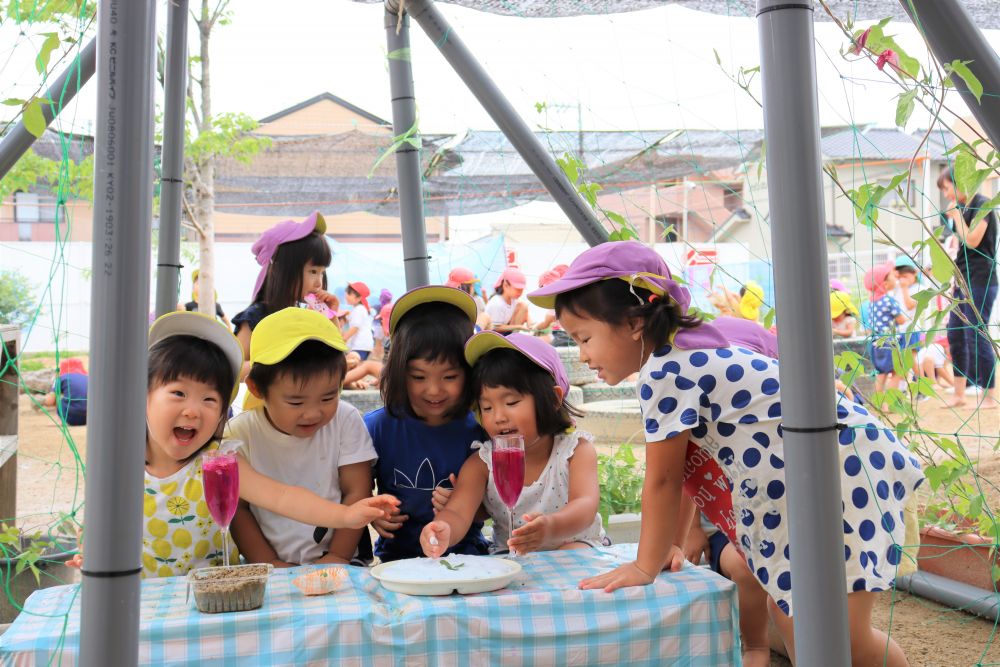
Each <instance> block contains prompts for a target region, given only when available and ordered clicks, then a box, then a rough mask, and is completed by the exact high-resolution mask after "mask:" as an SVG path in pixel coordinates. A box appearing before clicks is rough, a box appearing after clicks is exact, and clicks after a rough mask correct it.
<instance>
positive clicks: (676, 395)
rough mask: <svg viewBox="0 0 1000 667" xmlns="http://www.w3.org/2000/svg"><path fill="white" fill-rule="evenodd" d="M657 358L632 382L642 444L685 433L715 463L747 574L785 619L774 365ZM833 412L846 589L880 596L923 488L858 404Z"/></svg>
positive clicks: (717, 356) (670, 355)
mask: <svg viewBox="0 0 1000 667" xmlns="http://www.w3.org/2000/svg"><path fill="white" fill-rule="evenodd" d="M664 350H666V352H665V353H663V354H659V352H660V351H658V352H657V354H654V355H653V356H652V357H650V360H649V362H647V364H646V365H645V366H644V367H643V369H642V372H641V374H640V378H639V381H638V383H637V386H638V387H639V390H638V392H637V393H638V394H639V399H640V406H641V408H642V413H643V416H644V417H645V420H644V421H645V424H646V430H647V440H648V441H649V442H655V441H657V440H662V439H664V438H666V437H670V436H671V435H673V434H676V433H679V432H682V431H685V430H689V431H690V434H691V439H692V440H693V441H694V442H695V443H696V444H697V445H698V446H699V447H701V448H702V449H703V450H704V451H705V452H707V453H708V454H710V455H712V456H713V457H714V458H715V459H716V460H717V461H718V463H719V465H720V466H721V467H722V469H723V471H724V472H725V473H726V475H727V476H728V477H729V480H728V481H729V484H730V488H731V489H733V491H732V500H733V509H734V511H735V515H736V517H737V522H736V523H737V526H736V533H737V538H738V541H739V542H738V543H739V544H740V545H741V546H742V548H743V551H744V554H745V555H746V556H747V559H748V564H749V563H752V566H751V571H752V572H753V573H754V574H755V576H756V577H757V579H758V581H760V583H761V585H762V586H763V587H764V589H765V590H766V591H767V592H768V594H769V595H771V596H772V597H773V598H774V600H775V602H776V603H777V605H778V607H779V608H781V609H783V610H786V611H789V612H790V611H791V605H792V595H791V585H792V581H791V569H790V565H789V554H790V549H789V544H788V532H787V531H788V521H787V520H786V514H787V503H788V491H787V484H786V482H785V461H784V446H783V441H782V435H783V430H782V428H781V419H782V416H783V414H782V406H781V385H780V378H779V375H778V366H777V363H776V362H775V361H774V360H772V359H769V358H767V357H764V356H761V355H759V354H757V353H755V352H753V351H751V350H749V349H746V348H739V347H732V348H721V349H717V350H681V349H678V348H675V347H669V348H664ZM661 351H662V350H661ZM657 355H659V356H657ZM646 386H649V387H650V388H651V391H647V390H646V389H645V387H646ZM836 413H837V421H838V422H839V423H842V424H844V425H845V426H846V428H845V429H843V430H841V431H840V432H839V433H838V434H837V441H838V443H839V446H838V448H837V451H838V454H839V457H840V463H839V467H838V470H839V472H840V478H841V490H842V501H843V503H842V505H843V514H844V520H843V528H844V542H845V547H844V559H845V560H844V564H845V568H846V570H847V575H848V579H847V582H848V583H847V585H846V589H847V590H854V587H855V586H859V587H860V588H858V590H877V589H888V588H889V587H890V586H891V583H892V578H893V577H894V576H895V572H894V570H895V567H894V564H895V563H894V561H895V562H898V560H899V559H900V558H901V555H900V553H899V551H898V549H896V548H895V547H894V545H895V544H902V543H904V535H903V521H902V514H901V512H902V510H903V506H904V504H905V502H906V499H907V498H908V497H909V495H910V493H912V491H913V490H914V489H915V488H916V487H917V486H918V485H919V484H920V483H921V482H922V481H923V476H922V474H921V472H920V469H919V462H918V461H916V460H915V459H913V458H912V457H911V455H910V454H909V452H907V450H906V448H905V445H904V443H901V442H900V441H899V439H898V438H897V437H896V436H895V434H894V433H893V432H892V431H891V429H888V428H886V427H885V425H883V424H881V423H880V422H879V421H878V419H877V418H875V417H873V416H872V415H870V414H869V413H868V411H867V410H865V409H864V408H863V407H862V406H860V405H857V404H855V403H853V402H851V401H849V400H847V399H846V398H843V397H839V400H838V403H837V405H836ZM793 502H794V499H793Z"/></svg>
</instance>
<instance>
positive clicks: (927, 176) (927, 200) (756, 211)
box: [720, 161, 943, 268]
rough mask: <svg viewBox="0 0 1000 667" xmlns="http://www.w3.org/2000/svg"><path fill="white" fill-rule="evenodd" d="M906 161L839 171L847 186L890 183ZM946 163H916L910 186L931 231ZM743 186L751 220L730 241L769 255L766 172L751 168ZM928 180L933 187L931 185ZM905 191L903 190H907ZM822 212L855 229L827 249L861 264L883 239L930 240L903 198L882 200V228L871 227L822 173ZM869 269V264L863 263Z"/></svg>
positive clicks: (901, 242) (839, 167)
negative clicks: (758, 173) (938, 183)
mask: <svg viewBox="0 0 1000 667" xmlns="http://www.w3.org/2000/svg"><path fill="white" fill-rule="evenodd" d="M906 166H907V162H905V161H901V162H886V161H881V162H866V163H863V164H861V163H841V164H838V165H837V166H836V169H837V175H838V178H839V179H840V182H841V184H842V185H843V187H844V188H845V189H848V190H850V189H857V188H859V187H860V186H862V185H864V184H865V183H880V184H883V185H888V183H889V181H890V180H891V179H892V177H893V176H894V175H896V174H897V173H899V172H900V171H902V170H903V169H905V168H906ZM942 166H943V164H942V163H936V162H932V163H930V164H929V165H928V171H927V172H926V173H925V172H924V167H923V163H921V164H919V165H916V166H915V167H914V178H913V180H914V184H913V186H912V192H911V198H910V203H911V206H912V207H913V209H914V211H915V212H916V213H917V214H918V215H919V216H921V217H923V218H925V219H926V221H927V225H928V226H929V227H930V228H931V229H933V228H934V227H936V226H937V221H936V219H935V218H934V215H935V213H936V211H937V210H939V208H940V206H941V204H942V202H941V200H940V195H939V193H938V190H937V186H936V184H935V182H936V181H937V175H938V173H939V172H940V169H941V167H942ZM750 171H751V172H752V173H750V174H749V175H748V177H747V180H746V181H745V185H744V193H745V195H744V201H745V202H746V204H747V206H746V209H747V210H748V211H750V213H751V214H752V220H751V221H750V222H748V223H746V224H743V225H739V226H737V227H734V228H733V229H732V232H731V233H730V234H728V235H727V236H726V238H725V239H720V240H726V241H734V242H737V243H741V244H744V245H746V246H747V248H748V249H749V250H750V252H751V254H753V255H754V256H756V257H758V258H761V259H764V258H767V257H769V256H770V251H771V230H770V222H769V213H770V206H769V203H768V193H767V173H766V172H764V173H763V174H762V178H761V180H760V181H758V180H757V178H756V171H755V170H750ZM928 183H929V186H928ZM904 190H905V188H904ZM823 193H824V201H823V206H824V211H825V215H826V222H827V223H830V224H832V225H836V226H839V227H843V228H844V229H846V230H847V231H849V232H852V234H853V236H852V237H851V238H837V237H829V238H828V239H827V251H828V252H829V253H831V254H832V253H839V252H847V253H850V254H854V255H857V257H858V258H859V263H860V262H863V261H864V260H863V259H862V258H863V257H864V256H865V255H866V254H870V253H871V252H873V251H876V250H879V249H882V248H885V247H886V246H885V244H884V243H885V242H886V241H888V239H889V238H891V239H893V240H894V241H895V242H896V243H898V244H899V245H900V246H902V247H903V248H907V249H910V248H912V246H913V243H914V242H916V241H918V240H921V239H923V238H926V235H927V232H926V231H925V229H924V227H923V226H922V225H921V224H920V222H919V221H918V220H916V219H914V217H913V214H912V213H911V212H910V211H908V210H906V208H905V207H904V206H902V203H901V202H892V201H890V199H891V198H890V197H887V198H886V199H885V200H883V206H882V208H881V209H880V210H879V215H878V225H879V227H880V228H881V230H879V229H874V228H872V229H869V228H868V227H866V226H864V225H863V224H861V223H859V222H858V221H857V217H856V215H855V211H854V205H853V204H852V202H851V201H850V199H848V197H847V196H846V195H845V194H844V193H843V192H842V191H841V190H840V188H838V187H837V185H836V184H835V183H834V182H833V180H832V179H831V178H830V177H829V176H828V175H826V173H825V172H824V174H823ZM862 268H868V267H862Z"/></svg>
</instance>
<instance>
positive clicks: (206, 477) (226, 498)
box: [201, 451, 240, 567]
mask: <svg viewBox="0 0 1000 667" xmlns="http://www.w3.org/2000/svg"><path fill="white" fill-rule="evenodd" d="M201 478H202V484H203V486H204V489H205V503H206V504H207V505H208V513H209V514H211V515H212V519H213V520H214V521H215V523H216V524H218V526H219V529H220V530H221V531H222V562H223V564H224V565H226V566H227V567H228V566H229V524H230V522H232V520H233V516H234V515H235V514H236V506H237V505H238V504H239V502H240V468H239V464H238V463H237V462H236V453H235V452H228V453H223V452H220V451H214V452H206V453H205V454H203V455H202V459H201Z"/></svg>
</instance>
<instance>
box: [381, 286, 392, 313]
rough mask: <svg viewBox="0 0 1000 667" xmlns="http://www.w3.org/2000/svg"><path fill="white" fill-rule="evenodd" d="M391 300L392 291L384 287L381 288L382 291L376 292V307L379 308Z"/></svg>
mask: <svg viewBox="0 0 1000 667" xmlns="http://www.w3.org/2000/svg"><path fill="white" fill-rule="evenodd" d="M390 301H392V292H390V291H389V290H387V289H386V288H384V287H383V288H382V291H381V292H379V293H378V307H379V310H381V309H382V308H385V305H386V304H387V303H389V302H390Z"/></svg>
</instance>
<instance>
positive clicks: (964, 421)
mask: <svg viewBox="0 0 1000 667" xmlns="http://www.w3.org/2000/svg"><path fill="white" fill-rule="evenodd" d="M946 398H950V397H946ZM920 411H921V417H922V425H923V427H924V428H925V429H928V430H933V431H937V432H940V433H947V434H952V435H957V436H958V437H959V438H960V441H961V442H962V444H963V445H964V446H965V447H966V449H967V450H968V452H969V455H970V457H972V458H973V459H978V460H979V468H978V469H979V473H980V475H981V476H982V477H983V480H984V481H985V482H989V483H988V484H984V486H983V488H984V493H985V495H986V496H987V499H988V500H989V505H990V506H991V507H994V508H997V507H1000V490H998V488H1000V487H998V484H1000V454H997V453H996V452H995V449H994V448H995V447H996V445H997V434H1000V410H989V411H987V410H983V411H976V410H974V409H966V410H961V411H954V410H951V409H948V408H946V407H945V406H944V405H943V403H941V402H939V401H936V400H931V401H926V402H924V403H922V404H921V406H920ZM979 434H982V435H979ZM19 436H20V445H19V446H20V449H19V455H18V494H17V495H18V507H17V513H18V517H19V521H20V523H21V525H47V524H50V523H51V519H50V517H52V516H53V513H54V514H56V515H58V514H59V513H62V512H67V513H68V512H72V511H73V509H74V508H78V509H79V508H80V507H81V506H82V503H83V481H82V477H81V476H80V475H79V474H78V472H77V471H78V470H79V468H78V466H77V465H76V456H77V455H79V457H80V459H81V460H84V459H85V456H86V446H87V443H86V428H85V427H72V428H69V429H68V430H66V432H65V433H64V432H63V430H62V428H61V427H60V426H59V425H58V424H57V423H56V422H54V421H53V420H52V419H51V418H50V417H48V416H46V415H44V414H43V413H40V412H36V411H34V410H32V408H31V404H30V401H29V399H28V397H26V396H22V397H21V401H20V412H19ZM79 520H81V521H82V511H80V514H79ZM882 597H883V599H882V600H880V602H879V604H878V605H877V607H876V610H875V619H876V624H877V625H878V627H880V628H882V629H885V630H889V631H890V632H891V634H892V636H893V637H894V638H895V639H896V640H897V641H898V642H899V644H900V645H901V646H902V647H903V649H904V651H905V652H906V654H907V656H908V658H909V660H910V664H911V665H914V666H915V667H916V666H927V667H941V666H947V667H960V666H964V665H980V664H1000V647H998V646H996V645H995V644H994V641H993V639H992V636H993V633H994V625H993V624H992V623H988V622H986V621H985V620H982V619H980V618H977V617H974V616H970V615H968V614H965V613H963V612H960V611H953V610H950V609H946V608H944V607H941V606H940V605H937V604H935V603H932V602H929V601H927V600H924V599H922V598H919V597H915V596H910V595H908V594H897V596H896V600H895V601H893V600H892V598H891V597H890V596H889V595H888V594H887V595H884V596H882ZM890 621H891V625H890ZM772 664H773V665H787V664H789V663H788V662H787V661H786V660H784V659H783V658H780V657H778V656H775V657H774V660H773V662H772Z"/></svg>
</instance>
